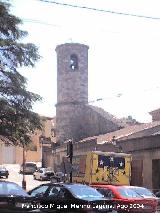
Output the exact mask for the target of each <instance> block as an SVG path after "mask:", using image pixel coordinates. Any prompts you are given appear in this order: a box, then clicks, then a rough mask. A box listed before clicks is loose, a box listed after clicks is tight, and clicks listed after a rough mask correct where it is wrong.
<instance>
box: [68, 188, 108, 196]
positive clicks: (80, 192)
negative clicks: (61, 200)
mask: <svg viewBox="0 0 160 213" xmlns="http://www.w3.org/2000/svg"><path fill="white" fill-rule="evenodd" d="M66 187H67V188H68V189H69V190H70V191H71V193H72V194H74V195H75V196H76V197H78V198H104V196H103V195H102V194H101V193H99V192H98V191H97V190H96V189H94V188H91V187H89V186H85V185H66Z"/></svg>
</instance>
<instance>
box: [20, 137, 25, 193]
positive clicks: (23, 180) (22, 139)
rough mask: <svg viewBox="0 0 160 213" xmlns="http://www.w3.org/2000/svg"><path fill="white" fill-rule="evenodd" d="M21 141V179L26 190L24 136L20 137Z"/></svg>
mask: <svg viewBox="0 0 160 213" xmlns="http://www.w3.org/2000/svg"><path fill="white" fill-rule="evenodd" d="M21 141H22V144H23V179H22V188H23V189H25V190H26V179H25V163H26V157H25V145H24V138H22V137H21Z"/></svg>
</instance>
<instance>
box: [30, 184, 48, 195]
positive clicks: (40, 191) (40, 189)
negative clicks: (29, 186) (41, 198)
mask: <svg viewBox="0 0 160 213" xmlns="http://www.w3.org/2000/svg"><path fill="white" fill-rule="evenodd" d="M47 189H48V186H47V185H44V186H41V187H38V188H37V189H35V190H33V191H32V192H31V194H30V195H31V196H36V195H40V194H44V193H45V192H46V191H47Z"/></svg>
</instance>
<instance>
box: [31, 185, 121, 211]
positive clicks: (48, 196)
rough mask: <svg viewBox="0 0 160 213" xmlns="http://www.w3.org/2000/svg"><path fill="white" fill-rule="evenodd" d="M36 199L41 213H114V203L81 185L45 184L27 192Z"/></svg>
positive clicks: (92, 189) (90, 188)
mask: <svg viewBox="0 0 160 213" xmlns="http://www.w3.org/2000/svg"><path fill="white" fill-rule="evenodd" d="M28 193H29V194H30V195H31V196H32V197H35V198H38V200H39V202H40V204H41V211H43V212H67V213H71V212H72V213H73V212H82V213H84V212H88V213H89V212H90V213H97V212H99V213H101V212H110V213H111V212H114V213H116V212H117V211H112V210H113V207H114V202H113V201H111V200H107V199H105V198H104V196H103V195H102V194H101V193H99V192H98V191H97V190H95V189H94V188H92V187H90V186H87V185H83V184H71V183H68V184H65V183H47V184H42V185H40V186H38V187H36V188H34V189H32V190H31V191H29V192H28Z"/></svg>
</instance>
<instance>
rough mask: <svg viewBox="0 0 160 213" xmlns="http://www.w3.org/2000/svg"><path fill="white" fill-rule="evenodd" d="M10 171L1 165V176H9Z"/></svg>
mask: <svg viewBox="0 0 160 213" xmlns="http://www.w3.org/2000/svg"><path fill="white" fill-rule="evenodd" d="M8 175H9V172H8V170H7V169H6V167H5V166H3V165H0V177H5V178H8Z"/></svg>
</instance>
